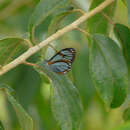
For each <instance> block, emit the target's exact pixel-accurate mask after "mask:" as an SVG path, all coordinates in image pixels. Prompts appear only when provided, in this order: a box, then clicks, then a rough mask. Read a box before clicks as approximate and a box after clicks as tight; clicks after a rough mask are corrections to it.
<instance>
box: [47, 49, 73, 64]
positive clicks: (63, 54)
mask: <svg viewBox="0 0 130 130" xmlns="http://www.w3.org/2000/svg"><path fill="white" fill-rule="evenodd" d="M74 58H75V50H74V49H73V48H65V49H62V50H61V51H59V52H58V53H57V54H56V55H54V56H53V57H52V58H51V59H50V60H49V61H51V62H55V61H59V60H68V61H71V62H72V61H73V60H74Z"/></svg>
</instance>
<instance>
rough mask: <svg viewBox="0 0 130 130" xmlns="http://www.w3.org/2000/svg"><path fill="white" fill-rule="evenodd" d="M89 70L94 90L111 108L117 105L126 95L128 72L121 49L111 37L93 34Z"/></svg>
mask: <svg viewBox="0 0 130 130" xmlns="http://www.w3.org/2000/svg"><path fill="white" fill-rule="evenodd" d="M90 71H91V76H92V79H93V82H94V83H95V87H96V90H97V92H98V93H99V95H100V96H101V98H102V99H103V101H104V102H105V104H106V105H107V106H111V107H112V108H115V107H119V106H120V105H121V104H122V103H123V102H124V100H125V98H126V95H127V87H128V77H127V76H128V72H127V67H126V64H125V60H124V58H123V55H122V53H121V50H120V48H119V47H118V46H117V44H116V43H115V42H114V41H113V40H112V39H110V38H108V37H105V36H104V35H99V34H95V35H94V37H93V43H92V47H91V50H90Z"/></svg>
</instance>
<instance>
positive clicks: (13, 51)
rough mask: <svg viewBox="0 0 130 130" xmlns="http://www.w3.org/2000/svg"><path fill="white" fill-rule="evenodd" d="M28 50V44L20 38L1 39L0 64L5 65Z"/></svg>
mask: <svg viewBox="0 0 130 130" xmlns="http://www.w3.org/2000/svg"><path fill="white" fill-rule="evenodd" d="M26 50H27V45H26V44H25V43H24V40H23V39H20V38H6V39H2V40H0V65H5V64H7V63H9V62H10V61H12V60H13V59H15V58H16V57H18V56H19V55H20V54H22V53H23V52H24V51H26Z"/></svg>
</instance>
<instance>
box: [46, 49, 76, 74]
mask: <svg viewBox="0 0 130 130" xmlns="http://www.w3.org/2000/svg"><path fill="white" fill-rule="evenodd" d="M74 58H75V50H74V49H73V48H65V49H62V50H61V51H59V52H58V53H57V54H56V55H54V56H53V57H52V58H51V59H50V60H48V65H49V66H50V68H51V69H52V70H53V71H54V72H56V73H59V74H65V73H66V72H68V71H69V70H70V69H71V67H72V62H73V61H74Z"/></svg>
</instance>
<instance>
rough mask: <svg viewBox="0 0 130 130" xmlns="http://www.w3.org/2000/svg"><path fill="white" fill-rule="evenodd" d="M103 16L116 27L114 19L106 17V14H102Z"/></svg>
mask: <svg viewBox="0 0 130 130" xmlns="http://www.w3.org/2000/svg"><path fill="white" fill-rule="evenodd" d="M101 14H102V15H103V16H104V17H105V18H106V19H107V20H108V22H109V23H111V24H112V25H115V24H114V22H113V21H112V19H111V18H110V17H109V16H108V15H106V14H105V13H104V12H101Z"/></svg>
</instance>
